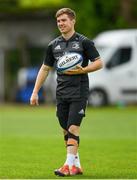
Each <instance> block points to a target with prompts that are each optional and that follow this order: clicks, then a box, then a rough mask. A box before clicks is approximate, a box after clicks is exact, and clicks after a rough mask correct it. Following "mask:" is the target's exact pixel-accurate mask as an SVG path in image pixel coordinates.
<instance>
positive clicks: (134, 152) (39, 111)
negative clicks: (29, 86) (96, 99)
mask: <svg viewBox="0 0 137 180" xmlns="http://www.w3.org/2000/svg"><path fill="white" fill-rule="evenodd" d="M136 112H137V111H136V107H129V108H128V107H124V108H118V107H111V108H100V109H95V108H88V109H87V112H86V117H85V118H84V119H83V122H82V126H81V136H80V137H81V142H80V149H79V152H80V157H81V163H82V166H83V169H84V175H81V176H80V175H79V176H76V177H65V178H68V179H73V178H76V179H102V178H105V179H107V178H109V179H110V178H111V179H112V178H113V179H114V178H117V179H118V178H124V179H125V178H130V179H132V178H134V179H135V178H137V113H136ZM65 156H66V151H65V147H64V142H63V137H62V130H61V128H60V127H59V124H58V120H57V118H56V116H55V107H48V106H39V107H30V106H14V105H11V106H0V178H1V179H2V178H7V179H9V178H14V179H60V178H61V177H56V176H55V175H54V173H53V171H54V169H56V168H58V167H60V166H61V165H62V164H63V163H64V161H65ZM63 179H64V178H63Z"/></svg>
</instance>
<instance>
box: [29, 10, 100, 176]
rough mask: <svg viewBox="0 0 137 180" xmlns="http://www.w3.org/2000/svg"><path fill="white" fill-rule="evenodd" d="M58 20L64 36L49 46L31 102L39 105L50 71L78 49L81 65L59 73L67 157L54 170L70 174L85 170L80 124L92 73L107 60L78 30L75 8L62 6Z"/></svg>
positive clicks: (60, 113)
mask: <svg viewBox="0 0 137 180" xmlns="http://www.w3.org/2000/svg"><path fill="white" fill-rule="evenodd" d="M56 20H57V26H58V29H59V31H60V33H61V35H60V36H59V37H57V38H56V39H54V40H53V41H51V42H50V43H49V45H48V49H47V53H46V57H45V59H44V62H43V64H42V66H41V68H40V70H39V73H38V75H37V79H36V82H35V86H34V89H33V93H32V95H31V98H30V104H31V105H38V92H39V90H40V88H41V86H42V84H43V82H44V81H45V80H46V78H47V76H48V73H49V71H50V70H51V69H52V67H53V66H54V65H55V64H56V63H57V61H58V60H59V59H60V58H61V57H62V56H63V55H65V54H67V53H70V52H75V53H79V54H80V55H81V56H82V58H83V63H82V65H81V66H80V65H79V66H78V67H77V68H76V69H73V70H68V71H66V72H64V73H60V72H57V89H56V99H57V112H56V113H57V117H58V120H59V123H60V126H61V127H62V129H63V135H64V140H65V144H66V150H67V156H66V161H65V163H64V164H63V166H62V167H61V168H59V169H56V170H55V171H54V173H55V175H58V176H68V175H77V174H82V173H83V170H82V168H81V165H80V159H79V155H78V147H79V142H80V140H79V132H80V125H81V121H82V119H83V117H84V116H85V109H86V105H87V98H88V91H89V82H88V73H90V72H94V71H97V70H99V69H101V68H102V67H103V63H102V60H101V58H100V55H99V53H98V51H97V50H96V48H95V46H94V43H93V42H92V41H91V40H90V39H88V38H87V37H85V36H84V35H81V34H79V33H77V32H76V31H75V28H74V27H75V23H76V14H75V12H74V11H73V10H72V9H70V8H62V9H59V10H58V11H57V12H56ZM83 25H84V22H83ZM89 62H90V63H89Z"/></svg>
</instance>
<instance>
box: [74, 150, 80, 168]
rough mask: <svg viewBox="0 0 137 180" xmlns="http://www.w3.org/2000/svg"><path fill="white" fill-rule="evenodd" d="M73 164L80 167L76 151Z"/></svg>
mask: <svg viewBox="0 0 137 180" xmlns="http://www.w3.org/2000/svg"><path fill="white" fill-rule="evenodd" d="M74 164H75V166H76V167H79V168H81V165H80V158H79V154H78V153H77V154H76V156H75V161H74Z"/></svg>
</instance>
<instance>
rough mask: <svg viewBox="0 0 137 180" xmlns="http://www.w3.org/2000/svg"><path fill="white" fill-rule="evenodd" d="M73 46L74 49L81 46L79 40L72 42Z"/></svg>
mask: <svg viewBox="0 0 137 180" xmlns="http://www.w3.org/2000/svg"><path fill="white" fill-rule="evenodd" d="M72 48H73V49H79V48H80V47H79V43H78V42H73V43H72Z"/></svg>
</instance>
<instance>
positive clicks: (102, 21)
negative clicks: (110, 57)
mask: <svg viewBox="0 0 137 180" xmlns="http://www.w3.org/2000/svg"><path fill="white" fill-rule="evenodd" d="M69 2H70V4H69V6H70V7H72V8H73V9H74V10H75V11H76V14H77V30H78V31H80V32H81V33H83V34H85V35H87V36H89V37H91V38H92V37H94V36H95V35H96V34H98V33H99V32H101V31H105V30H111V29H119V28H134V27H136V26H137V23H136V21H135V22H133V23H132V24H131V21H130V20H128V21H127V20H126V17H124V16H123V15H122V14H121V11H122V8H123V7H122V5H121V2H122V1H121V0H109V1H104V0H86V1H83V0H76V1H73V0H69ZM125 3H126V1H125ZM130 3H131V7H132V9H131V10H132V11H131V12H129V13H131V14H129V16H130V17H131V18H135V17H136V18H137V1H136V0H133V1H130Z"/></svg>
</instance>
